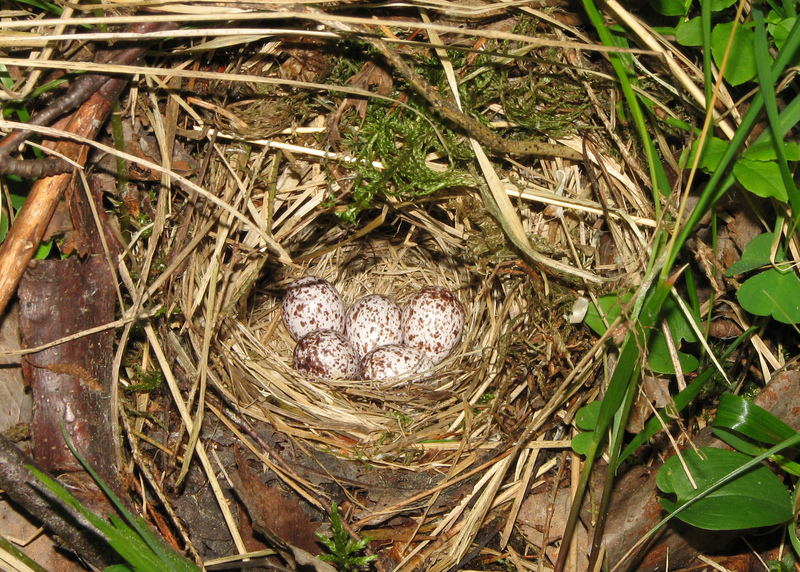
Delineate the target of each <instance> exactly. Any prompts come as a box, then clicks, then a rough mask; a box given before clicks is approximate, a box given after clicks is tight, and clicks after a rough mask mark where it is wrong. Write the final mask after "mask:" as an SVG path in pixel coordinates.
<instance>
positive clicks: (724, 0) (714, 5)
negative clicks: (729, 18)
mask: <svg viewBox="0 0 800 572" xmlns="http://www.w3.org/2000/svg"><path fill="white" fill-rule="evenodd" d="M734 4H736V0H711V11H712V12H720V11H721V10H724V9H725V8H730V7H731V6H733V5H734Z"/></svg>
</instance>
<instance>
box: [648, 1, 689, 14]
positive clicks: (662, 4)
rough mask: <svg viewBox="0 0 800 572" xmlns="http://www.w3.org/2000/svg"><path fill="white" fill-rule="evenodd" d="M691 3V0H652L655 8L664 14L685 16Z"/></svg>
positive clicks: (651, 4) (651, 3)
mask: <svg viewBox="0 0 800 572" xmlns="http://www.w3.org/2000/svg"><path fill="white" fill-rule="evenodd" d="M691 3H692V2H691V0H686V1H684V0H650V6H652V7H653V10H655V11H656V12H658V13H659V14H663V15H664V16H683V15H684V14H686V12H687V11H688V10H689V6H690V5H691Z"/></svg>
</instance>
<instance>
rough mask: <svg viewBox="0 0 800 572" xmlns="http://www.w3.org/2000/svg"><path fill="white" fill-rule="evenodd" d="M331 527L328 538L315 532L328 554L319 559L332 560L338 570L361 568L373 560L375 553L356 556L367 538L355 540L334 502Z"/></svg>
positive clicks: (367, 541) (365, 545) (364, 546)
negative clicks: (330, 533)
mask: <svg viewBox="0 0 800 572" xmlns="http://www.w3.org/2000/svg"><path fill="white" fill-rule="evenodd" d="M331 528H332V534H333V536H332V537H331V538H328V537H327V536H323V535H322V534H320V533H317V538H319V539H320V541H321V542H322V543H323V544H324V545H325V548H327V549H328V551H329V552H330V554H323V555H322V556H320V557H319V559H320V560H326V561H328V562H333V563H334V564H336V565H337V566H338V567H339V571H340V572H351V571H354V570H358V569H359V568H363V567H364V566H366V565H367V564H369V563H370V562H372V561H373V560H375V558H376V557H375V555H374V554H373V555H370V556H357V554H358V553H359V552H361V551H363V550H364V549H365V548H366V547H367V545H368V544H369V538H362V539H360V540H355V539H354V538H353V537H351V536H350V534H349V533H348V532H347V530H345V528H344V525H343V524H342V518H341V517H340V516H339V507H338V506H336V503H335V502H334V503H332V505H331Z"/></svg>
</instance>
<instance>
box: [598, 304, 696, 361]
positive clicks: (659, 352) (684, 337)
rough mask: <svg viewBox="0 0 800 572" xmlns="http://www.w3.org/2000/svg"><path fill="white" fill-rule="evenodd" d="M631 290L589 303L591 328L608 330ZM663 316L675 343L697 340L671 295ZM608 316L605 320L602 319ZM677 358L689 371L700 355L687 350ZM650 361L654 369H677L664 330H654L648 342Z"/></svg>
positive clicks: (602, 332)
mask: <svg viewBox="0 0 800 572" xmlns="http://www.w3.org/2000/svg"><path fill="white" fill-rule="evenodd" d="M631 297H632V296H631V295H630V294H622V295H618V294H609V295H608V296H602V297H601V298H598V299H597V304H598V305H599V307H598V306H595V305H594V304H592V305H591V306H589V311H588V312H587V313H586V318H585V319H584V321H585V322H586V325H588V326H589V327H590V328H592V329H593V330H594V331H595V332H597V333H598V334H600V335H602V334H604V333H605V332H606V329H607V327H606V324H611V323H612V322H613V321H614V320H616V319H617V317H618V316H619V315H620V314H621V313H622V311H623V305H624V304H627V303H629V302H630V300H631ZM661 315H662V317H663V320H664V321H665V322H666V324H667V326H669V332H670V334H671V335H672V339H673V344H674V345H675V347H676V348H678V347H680V345H681V343H682V342H684V341H685V342H688V343H692V342H696V341H697V340H698V338H697V335H696V334H695V330H694V328H692V325H691V324H690V323H689V319H688V318H687V317H686V314H684V313H683V312H682V311H681V309H680V307H679V306H678V304H677V303H676V302H675V301H674V300H673V299H672V298H667V300H666V301H665V302H664V306H663V308H662V311H661ZM603 317H604V318H605V322H604V321H603ZM692 319H693V320H694V322H695V325H699V323H700V319H699V317H698V316H697V315H696V314H693V315H692ZM677 355H678V362H679V363H680V365H681V369H682V370H683V373H688V372H690V371H694V370H695V369H697V366H698V365H699V362H698V361H697V358H696V357H694V356H693V355H691V354H687V353H684V352H680V351H679V352H677ZM647 363H648V366H649V367H650V369H651V370H652V371H653V372H655V373H675V367H674V365H673V362H672V358H671V357H670V351H669V345H668V344H667V339H666V336H665V334H664V332H663V331H662V330H657V331H655V332H654V333H653V334H652V336H651V337H650V345H649V346H648V353H647Z"/></svg>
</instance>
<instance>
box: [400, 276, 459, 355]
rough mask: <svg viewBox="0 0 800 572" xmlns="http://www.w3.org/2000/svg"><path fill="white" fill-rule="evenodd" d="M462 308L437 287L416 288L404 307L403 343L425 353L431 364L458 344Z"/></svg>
mask: <svg viewBox="0 0 800 572" xmlns="http://www.w3.org/2000/svg"><path fill="white" fill-rule="evenodd" d="M463 332H464V307H463V306H462V305H461V302H459V301H458V298H456V296H455V294H453V293H452V292H451V291H450V290H448V289H447V288H442V287H440V286H427V287H425V288H422V289H421V290H419V291H417V292H416V293H415V294H414V295H413V296H412V297H411V299H410V300H409V301H408V303H407V304H406V305H405V307H404V308H403V343H404V344H406V345H408V346H411V347H413V348H417V349H418V350H420V351H422V352H424V353H425V354H426V355H427V356H428V357H429V358H431V361H433V363H434V365H435V364H438V363H440V362H442V361H443V360H444V359H445V358H446V357H447V356H449V355H450V354H451V353H453V351H454V350H455V349H456V348H457V347H458V345H459V344H460V343H461V335H462V334H463Z"/></svg>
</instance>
